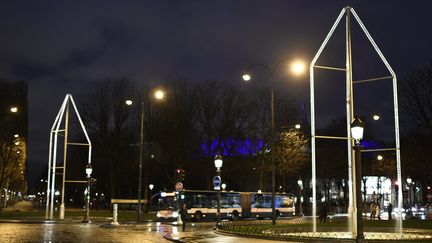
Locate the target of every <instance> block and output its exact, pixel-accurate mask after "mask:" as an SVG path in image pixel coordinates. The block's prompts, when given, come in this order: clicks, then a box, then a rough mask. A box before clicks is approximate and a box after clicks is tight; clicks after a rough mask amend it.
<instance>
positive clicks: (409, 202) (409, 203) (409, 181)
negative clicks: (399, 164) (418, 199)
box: [406, 176, 413, 208]
mask: <svg viewBox="0 0 432 243" xmlns="http://www.w3.org/2000/svg"><path fill="white" fill-rule="evenodd" d="M406 182H407V184H408V206H409V207H410V208H411V205H412V200H411V186H412V182H413V181H412V179H411V177H409V176H408V177H407V179H406Z"/></svg>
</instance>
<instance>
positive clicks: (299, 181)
mask: <svg viewBox="0 0 432 243" xmlns="http://www.w3.org/2000/svg"><path fill="white" fill-rule="evenodd" d="M297 184H298V185H299V186H300V187H301V186H303V181H302V180H301V179H299V180H298V181H297Z"/></svg>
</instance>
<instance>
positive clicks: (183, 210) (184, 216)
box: [179, 203, 188, 231]
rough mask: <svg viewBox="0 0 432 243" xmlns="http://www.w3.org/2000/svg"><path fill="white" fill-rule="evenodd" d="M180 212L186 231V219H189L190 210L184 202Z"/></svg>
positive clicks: (183, 227)
mask: <svg viewBox="0 0 432 243" xmlns="http://www.w3.org/2000/svg"><path fill="white" fill-rule="evenodd" d="M179 214H180V218H181V221H182V229H183V231H185V229H186V219H187V215H188V211H187V208H186V204H185V203H183V205H182V207H181V209H180V211H179Z"/></svg>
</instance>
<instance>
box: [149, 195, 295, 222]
mask: <svg viewBox="0 0 432 243" xmlns="http://www.w3.org/2000/svg"><path fill="white" fill-rule="evenodd" d="M275 199H276V200H275V213H276V217H292V216H294V212H295V206H294V195H293V194H291V193H276V196H275ZM183 203H184V204H186V208H187V210H188V219H190V220H194V221H202V220H205V219H215V218H216V216H217V191H199V190H183V191H180V192H170V193H167V192H161V193H160V194H159V195H157V196H156V197H155V198H154V201H153V204H156V207H157V208H158V212H157V217H158V218H159V219H161V220H169V219H175V218H177V217H178V208H179V207H180V205H182V204H183ZM271 203H272V194H271V193H266V192H265V193H262V192H234V191H222V192H221V200H220V204H221V207H220V212H221V219H230V220H239V219H244V218H257V219H263V218H271V216H272V207H271V206H272V204H271Z"/></svg>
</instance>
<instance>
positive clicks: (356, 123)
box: [351, 116, 364, 144]
mask: <svg viewBox="0 0 432 243" xmlns="http://www.w3.org/2000/svg"><path fill="white" fill-rule="evenodd" d="M363 131H364V124H363V122H362V120H361V119H360V117H359V116H355V117H354V120H353V121H352V122H351V135H352V137H353V138H354V139H355V141H356V144H360V140H362V139H363Z"/></svg>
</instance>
